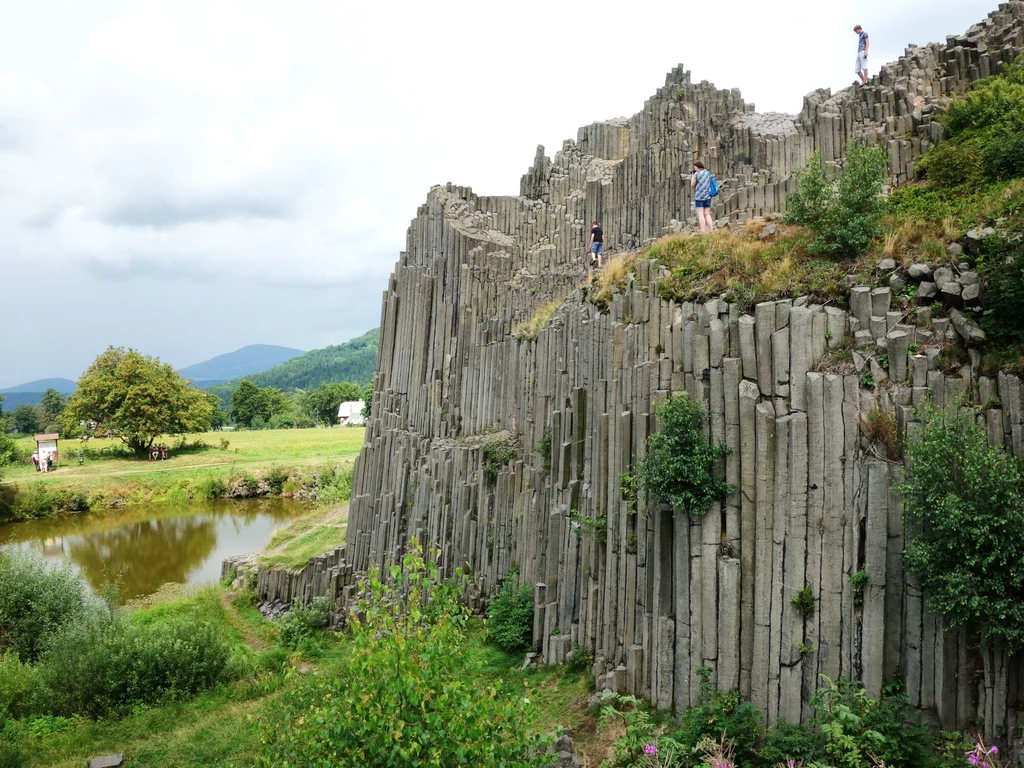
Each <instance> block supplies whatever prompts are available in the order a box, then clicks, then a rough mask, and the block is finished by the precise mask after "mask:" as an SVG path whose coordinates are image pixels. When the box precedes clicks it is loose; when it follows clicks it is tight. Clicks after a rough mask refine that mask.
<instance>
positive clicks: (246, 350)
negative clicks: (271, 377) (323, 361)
mask: <svg viewBox="0 0 1024 768" xmlns="http://www.w3.org/2000/svg"><path fill="white" fill-rule="evenodd" d="M302 353H303V351H302V350H301V349H294V348H292V347H279V346H276V345H274V344H250V345H248V346H245V347H242V348H241V349H236V350H235V351H234V352H228V353H226V354H223V355H217V356H216V357H211V358H210V359H209V360H204V361H203V362H201V363H195V364H194V365H189V366H186V367H185V368H182V369H180V370H179V371H178V373H180V374H181V375H182V376H184V377H185V378H187V379H192V381H194V382H195V383H197V384H200V385H202V383H203V382H204V381H210V380H216V381H218V382H220V381H226V380H228V379H237V378H241V377H242V376H248V375H249V374H253V373H262V372H263V371H266V370H267V369H269V368H273V367H274V366H276V365H281V363H284V362H286V361H288V360H291V359H292V358H294V357H298V356H299V355H301V354H302Z"/></svg>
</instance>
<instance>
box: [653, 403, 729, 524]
mask: <svg viewBox="0 0 1024 768" xmlns="http://www.w3.org/2000/svg"><path fill="white" fill-rule="evenodd" d="M657 416H658V424H659V430H658V431H657V432H655V433H654V434H653V435H650V436H649V437H648V438H647V455H646V456H644V457H643V458H642V459H640V461H639V462H638V465H637V475H638V476H639V478H640V480H641V482H642V483H643V485H644V486H645V487H646V488H647V489H648V490H649V491H651V492H652V493H653V494H654V495H655V496H657V497H658V498H659V499H661V500H663V501H667V502H668V503H669V504H671V505H672V507H673V508H674V509H675V511H676V512H677V513H679V512H682V513H686V514H690V513H693V514H698V515H703V514H704V513H705V512H707V510H708V507H710V506H711V505H712V504H713V503H715V502H718V501H721V500H722V499H724V498H725V497H726V496H727V495H728V494H730V493H733V490H734V489H733V488H732V486H730V485H728V484H727V483H726V482H725V481H724V480H721V479H720V477H719V474H720V468H719V467H718V466H717V465H718V464H719V463H720V460H721V459H722V458H723V457H724V456H725V455H726V454H727V453H728V452H729V450H728V448H726V447H725V446H724V445H715V446H712V445H708V442H707V440H705V439H704V432H703V424H704V410H703V409H702V408H701V406H700V404H699V403H695V402H693V401H692V400H690V398H689V397H688V396H687V395H685V394H677V395H674V396H671V397H669V399H668V400H666V401H665V402H664V403H661V404H660V405H659V406H658V408H657Z"/></svg>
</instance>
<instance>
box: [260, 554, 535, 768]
mask: <svg viewBox="0 0 1024 768" xmlns="http://www.w3.org/2000/svg"><path fill="white" fill-rule="evenodd" d="M389 576H390V578H391V579H393V580H394V585H393V586H391V585H388V584H385V583H384V582H383V581H382V580H381V578H380V575H379V573H378V572H377V571H371V572H370V574H368V576H367V578H366V579H365V580H364V582H363V583H362V588H363V598H362V599H361V600H360V601H359V603H358V607H357V609H356V610H355V611H354V612H353V614H352V616H351V620H350V622H349V626H350V630H351V643H350V647H351V652H352V657H351V662H350V663H349V665H348V667H347V668H345V669H344V671H343V672H342V674H341V676H339V677H335V678H322V679H313V680H309V681H305V682H303V683H301V684H299V685H298V686H296V687H294V688H292V689H289V690H286V691H285V692H284V693H283V694H282V695H281V696H280V697H278V698H277V699H276V700H275V701H274V702H273V703H272V704H271V705H270V706H269V708H268V710H267V711H266V713H265V714H264V716H263V717H262V718H261V721H260V725H259V733H260V736H259V738H260V755H259V759H258V765H261V766H268V767H269V766H274V767H275V768H276V767H277V766H282V765H293V766H298V765H303V766H314V765H336V766H358V767H359V768H364V767H365V766H389V768H405V767H406V766H409V767H410V768H411V767H412V766H424V765H430V766H437V767H438V768H449V767H450V768H455V767H456V766H463V765H494V766H505V767H506V768H516V767H517V766H524V767H525V766H533V765H540V764H547V763H548V762H549V761H550V758H553V757H554V756H553V755H551V756H547V755H544V756H541V755H538V754H536V752H535V745H536V740H535V739H534V738H532V737H531V736H530V735H529V733H528V731H527V728H526V721H525V708H526V702H525V701H524V700H522V699H520V700H519V701H514V700H511V699H508V698H505V697H504V696H503V695H501V694H500V693H499V691H498V690H497V689H496V688H485V689H482V688H481V686H480V684H479V682H478V681H477V682H469V681H467V680H466V679H465V678H464V675H465V662H464V660H463V659H462V654H461V651H462V648H463V645H464V642H465V633H466V622H467V621H468V619H469V613H468V611H467V610H466V609H465V608H463V606H462V605H461V604H460V603H459V602H458V601H457V600H456V599H455V598H454V597H453V592H452V591H450V590H439V589H438V588H437V587H438V575H437V569H436V568H435V567H434V566H433V564H430V563H427V562H425V560H424V559H423V556H422V555H421V554H420V553H419V552H418V551H416V550H415V548H414V550H413V551H412V552H411V553H410V554H409V555H407V556H406V557H405V559H404V561H403V566H402V567H399V566H393V567H392V568H391V569H390V572H389ZM426 605H433V609H434V610H433V613H432V615H431V616H430V617H429V618H428V616H427V614H426V613H425V612H424V610H423V608H424V606H426Z"/></svg>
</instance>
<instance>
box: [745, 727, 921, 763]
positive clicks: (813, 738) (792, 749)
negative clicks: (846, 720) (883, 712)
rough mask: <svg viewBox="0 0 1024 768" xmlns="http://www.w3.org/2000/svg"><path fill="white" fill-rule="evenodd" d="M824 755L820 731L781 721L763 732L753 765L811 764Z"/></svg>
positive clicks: (818, 760) (822, 736)
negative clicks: (762, 738)
mask: <svg viewBox="0 0 1024 768" xmlns="http://www.w3.org/2000/svg"><path fill="white" fill-rule="evenodd" d="M825 757H826V755H825V736H824V734H822V732H821V731H819V730H818V729H817V728H806V727H803V726H800V725H793V724H792V723H786V722H782V723H779V724H778V725H777V726H776V727H775V728H771V729H769V730H767V731H766V732H765V734H764V741H763V743H762V745H761V746H760V747H758V748H757V760H756V762H755V763H754V765H758V766H765V768H777V766H788V765H789V761H790V760H792V761H793V762H794V763H795V764H796V765H811V764H812V763H817V762H820V761H824V760H825ZM916 768H923V766H917V767H916Z"/></svg>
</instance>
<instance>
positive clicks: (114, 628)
mask: <svg viewBox="0 0 1024 768" xmlns="http://www.w3.org/2000/svg"><path fill="white" fill-rule="evenodd" d="M230 655H231V653H230V649H229V647H228V645H227V643H226V642H225V641H224V640H223V638H222V637H221V636H220V633H219V632H218V630H217V628H216V627H214V626H213V625H212V624H209V623H207V622H195V621H182V620H178V619H174V620H169V621H164V622H160V623H157V624H140V623H137V622H134V621H131V620H129V619H120V618H116V617H113V618H112V617H103V616H94V617H91V618H90V619H89V620H85V621H81V622H77V623H75V624H73V625H69V626H67V627H65V629H64V630H63V631H62V632H61V633H60V634H59V635H57V636H56V637H55V638H53V640H52V641H51V642H50V643H49V644H48V647H47V649H46V652H45V653H44V654H43V655H42V656H41V657H40V661H39V667H38V672H39V675H40V682H41V687H42V698H43V707H42V710H43V711H45V712H47V713H50V714H55V715H65V716H68V715H75V714H81V715H86V716H89V717H100V716H103V715H108V714H112V713H119V712H124V711H126V710H127V709H129V708H131V707H133V706H135V705H138V704H153V703H156V702H158V701H160V700H161V699H163V698H165V697H168V696H171V697H177V696H186V695H191V694H194V693H197V692H198V691H201V690H204V689H207V688H211V687H213V686H215V685H216V684H218V683H219V682H221V681H223V680H224V679H225V678H226V669H227V664H228V659H229V657H230Z"/></svg>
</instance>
